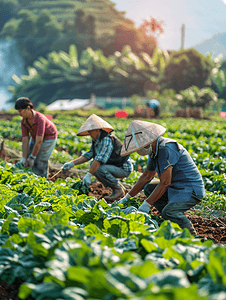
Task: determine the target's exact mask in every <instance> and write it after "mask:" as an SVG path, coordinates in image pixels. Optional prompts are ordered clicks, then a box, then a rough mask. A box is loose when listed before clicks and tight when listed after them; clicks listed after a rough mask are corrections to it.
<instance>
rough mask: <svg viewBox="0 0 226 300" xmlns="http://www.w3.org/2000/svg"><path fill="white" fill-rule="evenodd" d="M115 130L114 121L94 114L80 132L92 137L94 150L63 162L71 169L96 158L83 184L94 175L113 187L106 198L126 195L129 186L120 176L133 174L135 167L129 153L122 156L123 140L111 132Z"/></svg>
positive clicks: (64, 168)
mask: <svg viewBox="0 0 226 300" xmlns="http://www.w3.org/2000/svg"><path fill="white" fill-rule="evenodd" d="M113 130H114V128H113V127H112V126H111V125H110V124H108V123H107V122H106V121H104V120H103V119H101V118H100V117H98V116H97V115H95V114H92V115H91V116H90V117H89V118H88V119H87V120H86V122H85V123H84V124H83V125H82V126H81V127H80V128H79V130H78V132H77V135H78V136H85V135H90V136H91V138H92V146H91V147H90V150H89V151H88V152H86V153H84V154H82V155H81V156H80V157H78V158H76V159H75V160H73V161H70V162H68V163H65V164H64V165H63V170H69V169H71V168H72V167H74V166H76V165H80V164H83V163H85V162H87V161H89V160H91V159H93V160H92V162H91V164H90V169H89V171H88V172H87V174H86V175H85V177H84V178H83V183H84V184H85V185H87V186H89V185H90V184H91V176H92V175H94V176H95V177H96V178H97V179H98V180H99V181H100V182H102V183H103V184H104V185H105V186H106V187H110V188H111V189H112V194H111V195H110V196H106V197H105V199H106V200H109V201H111V200H115V199H119V198H121V197H123V196H124V195H125V188H124V187H123V186H122V185H121V184H120V182H119V180H118V178H124V177H127V176H129V174H130V173H131V172H132V170H133V165H132V162H131V160H130V158H129V155H126V156H124V157H122V156H120V152H121V148H122V143H121V141H120V140H119V139H118V138H117V137H116V136H115V135H112V134H111V132H112V131H113Z"/></svg>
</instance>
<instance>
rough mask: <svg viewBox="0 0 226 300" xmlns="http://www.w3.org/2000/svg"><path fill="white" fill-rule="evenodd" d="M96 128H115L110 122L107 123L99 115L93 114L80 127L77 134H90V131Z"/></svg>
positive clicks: (111, 129)
mask: <svg viewBox="0 0 226 300" xmlns="http://www.w3.org/2000/svg"><path fill="white" fill-rule="evenodd" d="M94 129H103V130H105V131H107V132H111V131H113V130H114V128H113V127H112V126H111V125H110V124H109V123H107V122H106V121H104V120H103V119H101V118H100V117H98V116H97V115H95V114H92V115H91V116H90V117H89V118H88V119H87V120H86V121H85V123H84V124H82V126H81V127H80V128H79V130H78V132H77V135H89V132H88V131H90V130H94Z"/></svg>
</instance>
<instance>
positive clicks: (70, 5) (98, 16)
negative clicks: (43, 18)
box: [22, 0, 134, 36]
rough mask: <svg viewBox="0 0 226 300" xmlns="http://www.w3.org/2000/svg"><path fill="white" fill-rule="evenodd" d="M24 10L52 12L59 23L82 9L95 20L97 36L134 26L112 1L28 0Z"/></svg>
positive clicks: (72, 16) (37, 12) (24, 4)
mask: <svg viewBox="0 0 226 300" xmlns="http://www.w3.org/2000/svg"><path fill="white" fill-rule="evenodd" d="M22 2H23V8H24V9H29V10H31V11H32V12H33V13H35V14H39V13H40V12H41V11H42V10H43V9H47V10H49V11H50V13H51V14H52V15H54V16H55V18H56V20H57V21H58V22H63V21H64V20H66V19H69V20H70V19H71V20H73V19H74V16H75V11H76V10H78V9H82V10H83V11H84V12H85V14H86V15H92V16H93V17H94V18H95V26H96V33H97V36H101V35H104V34H105V33H108V34H109V33H110V34H114V27H115V26H117V25H124V26H126V27H128V26H133V24H134V23H133V21H132V20H130V19H127V18H125V17H124V15H125V12H119V11H117V10H116V9H115V3H113V2H112V1H110V0H70V1H69V0H60V1H59V0H42V1H38V0H27V1H22Z"/></svg>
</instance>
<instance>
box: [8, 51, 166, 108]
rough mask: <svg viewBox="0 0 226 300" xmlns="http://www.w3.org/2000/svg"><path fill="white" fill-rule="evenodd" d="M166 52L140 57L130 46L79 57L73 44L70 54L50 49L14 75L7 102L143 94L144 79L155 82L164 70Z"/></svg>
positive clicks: (83, 54) (142, 54) (143, 54)
mask: <svg viewBox="0 0 226 300" xmlns="http://www.w3.org/2000/svg"><path fill="white" fill-rule="evenodd" d="M166 61H167V55H166V54H164V52H163V51H161V50H159V49H158V50H156V52H155V53H154V56H153V58H151V57H150V56H149V55H148V54H147V53H141V55H140V56H138V55H137V54H135V53H133V52H132V51H131V48H130V47H129V46H126V47H125V48H124V49H123V50H122V52H118V51H117V52H115V54H114V55H112V56H110V57H105V56H104V55H103V53H102V51H100V50H96V51H94V50H93V49H91V48H87V49H86V50H84V51H83V52H82V54H81V57H80V59H79V58H78V53H77V49H76V46H75V45H71V46H70V48H69V53H66V52H64V51H59V52H58V53H57V52H55V51H53V52H51V53H49V54H48V57H47V58H43V57H40V58H39V59H38V60H36V61H35V62H34V63H33V66H32V67H29V68H28V74H27V75H22V76H21V77H20V78H19V77H18V76H16V75H13V76H12V78H13V80H14V81H15V83H16V84H17V86H10V87H9V90H10V91H11V92H12V94H13V98H12V99H11V101H10V102H14V101H15V100H16V98H17V97H18V96H19V95H24V96H26V97H29V98H30V99H31V101H32V102H33V103H34V104H35V105H36V104H37V105H38V104H39V103H40V102H43V103H45V104H50V103H52V102H53V101H55V100H57V99H59V98H63V99H65V98H69V99H73V98H89V97H90V95H91V94H92V93H94V94H96V95H97V96H107V95H109V96H131V95H132V94H134V93H136V94H137V93H139V94H141V95H142V94H143V93H144V90H143V87H144V84H145V83H146V82H147V81H150V82H158V80H159V78H161V74H162V72H163V70H164V66H165V62H166Z"/></svg>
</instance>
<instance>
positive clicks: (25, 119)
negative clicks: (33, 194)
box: [15, 97, 57, 178]
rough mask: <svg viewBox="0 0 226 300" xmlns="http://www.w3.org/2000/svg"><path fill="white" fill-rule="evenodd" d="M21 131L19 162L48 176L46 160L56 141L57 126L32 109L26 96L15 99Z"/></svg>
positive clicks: (31, 104) (38, 173) (43, 175)
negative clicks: (20, 155) (20, 118)
mask: <svg viewBox="0 0 226 300" xmlns="http://www.w3.org/2000/svg"><path fill="white" fill-rule="evenodd" d="M15 109H16V110H18V112H19V114H20V116H22V120H21V131H22V153H23V154H22V156H23V157H22V159H21V160H20V162H21V163H22V164H23V165H24V166H25V167H26V166H29V167H31V168H32V170H33V172H34V174H36V175H38V176H42V177H46V178H47V176H48V161H49V158H50V156H51V153H52V151H53V149H54V147H55V145H56V141H57V128H56V126H55V125H54V124H53V122H51V121H50V120H49V119H47V117H46V116H45V115H43V114H41V113H40V112H37V111H35V110H34V109H33V103H32V102H31V101H30V99H29V98H27V97H20V98H18V99H17V100H16V103H15Z"/></svg>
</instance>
